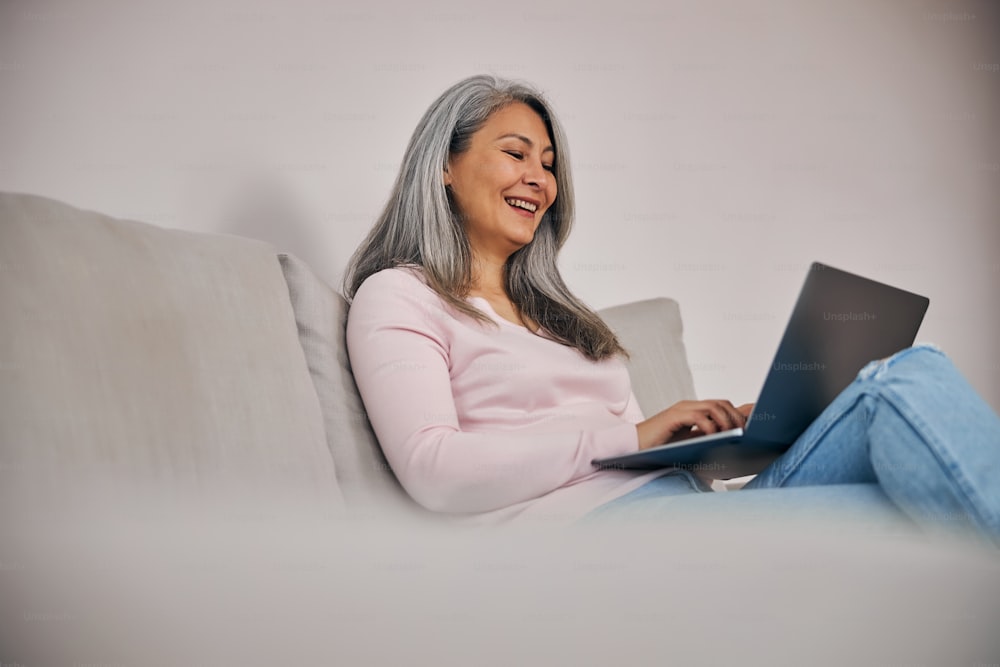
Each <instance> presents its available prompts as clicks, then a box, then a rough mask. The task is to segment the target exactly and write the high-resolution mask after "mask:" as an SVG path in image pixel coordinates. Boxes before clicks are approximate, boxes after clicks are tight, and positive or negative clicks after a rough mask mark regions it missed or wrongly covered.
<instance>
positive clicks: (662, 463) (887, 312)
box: [592, 262, 930, 479]
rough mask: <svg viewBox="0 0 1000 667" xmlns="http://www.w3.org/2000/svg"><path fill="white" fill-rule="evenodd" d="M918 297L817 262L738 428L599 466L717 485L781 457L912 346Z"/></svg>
mask: <svg viewBox="0 0 1000 667" xmlns="http://www.w3.org/2000/svg"><path fill="white" fill-rule="evenodd" d="M929 303H930V302H929V300H928V299H927V298H926V297H923V296H920V295H918V294H913V293H911V292H907V291H905V290H901V289H898V288H896V287H891V286H889V285H885V284H883V283H879V282H876V281H874V280H869V279H867V278H863V277H861V276H858V275H854V274H853V273H848V272H847V271H842V270H840V269H835V268H833V267H831V266H827V265H826V264H820V263H819V262H814V263H813V264H812V265H811V266H810V267H809V271H808V273H807V274H806V280H805V284H804V285H803V286H802V291H801V292H800V293H799V298H798V300H797V301H796V303H795V308H794V309H793V310H792V316H791V319H789V321H788V326H787V327H786V328H785V333H784V335H783V336H782V338H781V343H780V344H779V345H778V352H777V353H776V354H775V355H774V362H773V363H772V364H771V366H770V368H769V369H768V372H767V378H766V379H765V380H764V387H763V388H762V389H761V392H760V396H759V397H758V399H757V403H756V404H755V405H754V408H753V412H752V413H751V414H750V417H749V418H748V420H747V423H746V425H745V426H744V427H743V428H735V429H731V430H728V431H721V432H719V433H712V434H707V435H698V432H697V431H694V432H693V434H692V433H685V434H684V435H683V436H681V437H679V438H677V439H672V440H669V441H667V443H666V444H664V445H660V446H658V447H652V448H650V449H645V450H642V451H639V452H633V453H631V454H625V455H621V456H614V457H609V458H602V459H594V460H593V461H592V463H593V464H594V465H596V466H598V467H599V468H617V469H638V470H652V469H657V468H664V467H679V468H688V469H692V470H701V471H705V472H706V473H707V474H709V475H711V476H713V477H715V478H717V479H730V478H733V477H742V476H744V475H751V474H755V473H758V472H760V471H761V470H763V469H764V468H765V467H766V466H767V465H768V464H769V463H771V461H773V460H774V459H776V458H777V457H778V456H780V455H781V454H782V453H783V452H784V451H786V450H787V449H788V448H789V447H791V445H792V444H793V443H794V442H795V440H796V439H797V438H798V437H799V436H800V435H801V434H802V433H803V431H805V430H806V428H807V427H808V426H809V424H811V423H812V422H813V421H814V420H815V419H816V418H817V417H818V416H819V414H820V413H821V412H822V411H823V410H824V409H825V408H826V406H828V405H829V404H830V403H831V402H832V401H833V399H834V398H836V397H837V395H838V394H840V392H841V391H843V389H844V388H845V387H847V385H849V384H850V383H851V382H852V381H853V380H854V378H855V377H856V376H857V374H858V371H859V370H861V368H862V367H864V365H865V364H867V363H868V362H869V361H872V360H873V359H881V358H884V357H888V356H890V355H892V354H894V353H896V352H898V351H899V350H902V349H904V348H906V347H909V346H910V345H912V344H913V340H914V338H915V337H916V335H917V330H918V329H919V328H920V323H921V322H922V321H923V318H924V313H926V312H927V306H928V304H929Z"/></svg>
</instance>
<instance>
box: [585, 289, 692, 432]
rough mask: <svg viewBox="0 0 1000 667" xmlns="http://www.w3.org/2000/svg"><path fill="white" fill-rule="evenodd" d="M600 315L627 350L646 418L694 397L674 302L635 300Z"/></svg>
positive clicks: (681, 330)
mask: <svg viewBox="0 0 1000 667" xmlns="http://www.w3.org/2000/svg"><path fill="white" fill-rule="evenodd" d="M599 314H600V316H601V317H602V318H604V321H605V322H607V323H608V326H610V327H611V328H612V329H614V330H615V333H616V334H618V338H619V340H620V341H621V343H622V345H624V346H625V349H626V350H628V352H629V357H630V358H629V360H628V362H627V366H628V372H629V376H630V377H631V378H632V389H633V391H634V392H635V395H636V398H637V399H638V400H639V406H640V407H641V408H642V411H643V414H645V415H646V416H647V417H649V416H652V415H653V414H655V413H657V412H659V411H660V410H664V409H666V408H668V407H670V406H671V405H673V404H674V403H676V402H677V401H681V400H689V399H693V398H695V391H694V379H693V378H692V377H691V368H690V367H689V366H688V362H687V352H686V351H685V350H684V337H683V334H684V329H683V326H682V325H681V311H680V308H679V307H678V305H677V302H676V301H674V300H673V299H666V298H659V299H649V300H646V301H635V302H633V303H627V304H624V305H621V306H613V307H611V308H605V309H604V310H602V311H600V313H599Z"/></svg>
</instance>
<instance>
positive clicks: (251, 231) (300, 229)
mask: <svg viewBox="0 0 1000 667" xmlns="http://www.w3.org/2000/svg"><path fill="white" fill-rule="evenodd" d="M219 222H220V226H219V229H218V231H220V232H222V233H225V234H236V235H238V236H246V237H249V238H254V239H259V240H261V241H266V242H267V243H270V244H272V245H273V246H274V247H275V248H276V249H277V251H278V252H288V253H291V254H293V255H295V256H296V257H298V258H299V259H301V260H302V261H303V262H305V263H306V264H308V265H309V266H311V267H314V268H316V269H318V268H322V267H323V266H324V265H325V264H327V263H329V256H330V253H329V252H327V249H326V248H325V247H324V243H325V242H324V240H323V239H322V238H320V237H318V236H317V235H316V234H315V232H314V231H313V230H314V229H316V227H317V225H318V224H319V223H318V222H317V221H315V220H313V219H312V216H311V215H310V214H309V213H308V212H307V211H306V210H305V209H304V208H303V206H302V204H301V201H300V200H299V199H298V198H297V197H296V196H295V194H294V193H293V192H292V191H291V189H290V188H288V187H286V186H284V185H282V184H281V183H280V182H278V181H276V180H274V179H273V178H263V177H254V178H249V179H247V180H245V181H244V182H242V183H240V184H239V185H238V186H237V187H235V188H234V189H233V192H232V194H231V196H229V197H227V198H226V199H225V200H224V201H223V203H222V213H221V215H220V217H219Z"/></svg>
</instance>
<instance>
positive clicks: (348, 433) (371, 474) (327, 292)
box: [278, 254, 426, 515]
mask: <svg viewBox="0 0 1000 667" xmlns="http://www.w3.org/2000/svg"><path fill="white" fill-rule="evenodd" d="M278 257H279V259H280V261H281V268H282V270H283V271H284V273H285V281H286V282H287V283H288V293H289V295H290V297H291V302H292V308H293V309H294V311H295V321H296V324H297V325H298V329H299V341H300V342H301V344H302V349H303V350H304V352H305V356H306V362H307V364H308V366H309V372H310V373H311V375H312V379H313V383H314V384H315V386H316V393H317V394H318V395H319V398H320V404H321V406H322V410H323V418H324V421H325V423H326V437H327V444H328V446H329V447H330V452H331V453H332V454H333V459H334V462H335V463H336V466H337V479H338V480H339V482H340V488H341V490H342V491H343V493H344V498H345V500H346V501H347V504H348V506H350V507H351V508H352V509H355V510H357V509H367V510H378V509H389V510H401V511H404V512H414V513H417V514H421V515H424V514H426V512H425V511H424V510H423V509H422V508H420V506H418V505H417V504H416V503H414V502H413V501H412V500H410V498H409V496H408V495H407V494H406V492H405V491H404V490H403V487H402V486H400V484H399V481H398V480H397V479H396V477H395V475H394V474H393V473H392V469H391V468H390V467H389V464H388V462H387V461H386V459H385V456H384V455H383V454H382V449H381V447H379V444H378V441H377V440H376V438H375V433H374V431H372V428H371V424H370V423H369V422H368V417H367V414H366V412H365V409H364V404H363V403H362V402H361V396H360V394H358V389H357V386H356V385H355V384H354V376H353V375H352V373H351V364H350V361H349V359H348V357H347V343H346V340H345V329H346V325H347V310H348V307H347V302H346V301H345V300H344V298H343V297H342V296H341V295H340V294H339V293H337V292H336V291H335V290H334V289H333V288H331V287H330V286H329V285H327V284H326V283H325V282H323V281H322V280H321V279H320V278H319V277H318V276H317V275H316V274H315V272H313V270H312V269H311V268H309V266H308V265H306V264H305V263H304V262H303V261H302V260H300V259H298V258H297V257H295V256H294V255H289V254H281V255H279V256H278Z"/></svg>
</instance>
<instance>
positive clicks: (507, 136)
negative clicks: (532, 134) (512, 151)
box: [497, 132, 556, 153]
mask: <svg viewBox="0 0 1000 667" xmlns="http://www.w3.org/2000/svg"><path fill="white" fill-rule="evenodd" d="M511 138H513V139H520V140H521V141H523V142H524V143H526V144H528V146H532V147H533V146H534V145H535V142H534V141H532V140H531V139H529V138H528V137H526V136H524V135H523V134H517V133H515V132H510V133H508V134H502V135H500V136H499V137H497V140H498V141H499V140H500V139H511ZM542 152H543V153H555V152H556V149H555V148H553V147H552V146H546V147H545V148H543V149H542Z"/></svg>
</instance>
